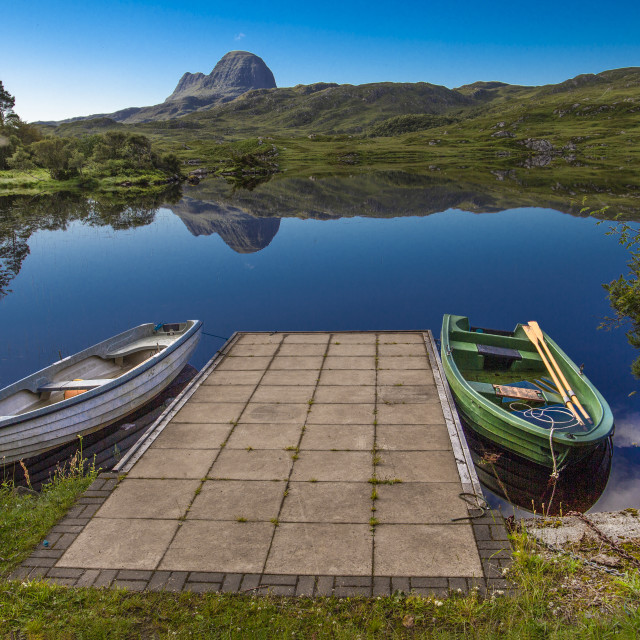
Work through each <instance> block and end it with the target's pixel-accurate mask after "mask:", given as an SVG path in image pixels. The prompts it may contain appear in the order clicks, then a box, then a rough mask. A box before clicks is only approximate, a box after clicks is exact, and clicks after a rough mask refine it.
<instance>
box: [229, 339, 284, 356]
mask: <svg viewBox="0 0 640 640" xmlns="http://www.w3.org/2000/svg"><path fill="white" fill-rule="evenodd" d="M279 348H281V347H280V343H279V342H277V343H271V344H245V343H241V344H237V345H235V346H234V347H233V355H234V356H236V357H237V356H252V357H256V356H273V355H275V353H276V351H278V349H279Z"/></svg>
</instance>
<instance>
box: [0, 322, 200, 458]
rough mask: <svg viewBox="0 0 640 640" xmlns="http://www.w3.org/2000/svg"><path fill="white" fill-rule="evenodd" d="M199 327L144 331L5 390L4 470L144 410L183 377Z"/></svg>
mask: <svg viewBox="0 0 640 640" xmlns="http://www.w3.org/2000/svg"><path fill="white" fill-rule="evenodd" d="M201 332H202V322H201V321H200V320H188V321H187V322H179V323H174V324H160V325H154V324H143V325H140V326H139V327H135V328H133V329H129V330H128V331H125V332H124V333H120V334H118V335H116V336H113V337H112V338H109V339H108V340H105V341H103V342H100V343H99V344H96V345H94V346H93V347H89V348H88V349H85V350H84V351H80V352H79V353H76V354H75V355H72V356H69V357H68V358H64V359H63V360H60V361H59V362H56V363H54V364H52V365H50V366H48V367H46V368H45V369H42V370H40V371H37V372H36V373H33V374H31V375H30V376H27V377H26V378H23V379H22V380H19V381H18V382H14V383H13V384H11V385H9V386H8V387H5V388H4V389H2V390H0V464H2V463H6V462H15V461H17V460H21V459H24V458H30V457H33V456H35V455H38V454H40V453H43V452H44V451H47V450H48V449H52V448H54V447H57V446H59V445H61V444H65V443H66V442H70V441H72V440H74V439H75V438H76V436H81V435H85V434H87V433H91V432H92V431H96V430H97V429H100V428H102V427H104V426H106V425H108V424H111V423H113V422H115V421H116V420H119V419H120V418H123V417H124V416H126V415H128V414H129V413H132V412H133V411H135V410H136V409H138V408H140V407H141V406H142V405H144V404H145V403H146V402H148V401H149V400H151V398H153V397H154V396H156V395H157V394H158V393H160V392H161V391H162V390H163V389H164V388H165V387H166V386H167V385H168V384H170V383H171V381H172V380H173V379H174V378H175V377H176V376H177V375H178V373H180V371H181V370H182V368H183V367H184V365H185V364H186V363H187V362H188V360H189V358H190V357H191V354H192V353H193V351H194V349H195V348H196V346H197V344H198V342H199V340H200V335H201Z"/></svg>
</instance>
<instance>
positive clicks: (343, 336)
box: [330, 331, 378, 344]
mask: <svg viewBox="0 0 640 640" xmlns="http://www.w3.org/2000/svg"><path fill="white" fill-rule="evenodd" d="M377 341H378V337H377V335H376V334H375V333H369V332H366V331H357V332H354V333H333V334H331V340H330V342H331V344H375V343H376V342H377Z"/></svg>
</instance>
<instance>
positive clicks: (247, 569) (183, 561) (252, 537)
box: [158, 520, 274, 573]
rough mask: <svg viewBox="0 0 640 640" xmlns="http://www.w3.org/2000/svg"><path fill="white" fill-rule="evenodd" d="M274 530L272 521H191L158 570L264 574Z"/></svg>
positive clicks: (185, 525) (184, 525)
mask: <svg viewBox="0 0 640 640" xmlns="http://www.w3.org/2000/svg"><path fill="white" fill-rule="evenodd" d="M273 527H274V525H273V524H271V523H270V522H229V521H211V520H187V521H186V522H184V524H183V525H182V526H181V527H180V530H179V531H178V533H177V534H176V537H175V539H174V540H173V541H172V542H171V544H170V545H169V548H168V549H167V551H166V553H165V554H164V557H163V558H162V562H161V563H160V565H159V567H158V568H159V569H161V570H165V571H219V572H221V573H229V572H233V573H262V570H263V568H264V562H265V560H266V558H267V552H268V551H269V545H270V544H271V538H272V536H273ZM223 541H224V542H223Z"/></svg>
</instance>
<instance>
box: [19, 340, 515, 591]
mask: <svg viewBox="0 0 640 640" xmlns="http://www.w3.org/2000/svg"><path fill="white" fill-rule="evenodd" d="M440 367H441V365H440V363H439V360H438V358H437V355H436V350H435V346H434V342H433V337H432V336H431V334H430V333H429V332H421V331H419V332H408V333H403V332H353V333H350V332H344V333H343V332H338V333H320V332H318V333H313V332H307V333H288V332H286V333H255V334H251V333H240V334H234V336H233V337H232V338H231V339H230V340H229V342H228V343H227V344H226V345H225V346H224V347H223V349H222V350H221V355H218V356H217V357H216V359H215V360H213V361H212V362H210V363H209V364H208V365H207V366H206V370H205V371H204V372H203V374H202V375H201V376H200V377H198V378H196V379H194V381H193V382H192V383H191V384H190V385H188V386H187V388H186V389H185V391H184V392H183V393H182V394H181V395H180V396H179V398H178V399H177V400H176V402H175V404H174V405H173V406H172V407H169V408H168V409H167V411H166V412H165V413H164V414H163V415H162V416H161V417H160V418H159V419H158V421H156V423H154V425H153V427H152V428H151V429H150V430H148V431H147V433H146V435H145V437H144V439H143V440H142V441H141V444H140V446H139V447H138V448H136V449H134V450H132V451H130V452H129V453H127V455H126V456H125V457H124V459H123V460H122V461H121V463H119V465H118V467H117V471H118V473H120V474H125V475H126V477H124V479H123V480H121V481H120V484H119V486H117V488H115V489H114V486H115V484H116V481H117V475H115V474H114V475H112V476H108V477H107V476H104V477H102V476H101V478H100V479H99V481H97V482H96V483H94V485H92V488H91V493H90V494H86V497H85V498H84V500H85V503H86V501H87V500H90V501H91V504H88V503H86V504H82V505H78V507H76V508H75V511H73V510H72V511H70V512H69V517H68V518H67V520H66V521H65V523H67V524H65V528H64V535H62V530H61V531H60V533H59V534H56V533H55V532H51V533H50V534H49V539H50V541H51V544H52V545H53V546H52V548H51V550H50V551H51V552H52V555H46V554H45V555H43V554H42V550H41V549H38V550H36V551H35V552H34V554H33V555H32V557H30V558H29V559H27V560H26V561H25V563H24V566H21V567H20V568H19V570H20V571H22V572H23V573H22V574H20V575H22V576H23V577H24V576H35V575H38V576H44V577H45V579H51V580H54V581H55V580H57V581H62V582H64V584H68V585H74V584H75V585H77V586H84V585H88V584H93V585H97V586H104V587H107V586H110V585H111V586H113V585H119V586H124V587H125V588H129V589H131V590H140V589H150V590H158V589H165V590H170V591H180V590H196V591H225V592H228V591H248V590H254V589H260V591H258V593H262V592H263V591H262V588H263V587H265V588H266V587H268V588H269V589H271V590H272V592H273V593H274V594H280V595H296V594H298V595H302V594H304V595H308V596H314V595H331V594H332V593H333V594H335V595H338V596H348V595H353V596H355V595H365V596H366V595H371V594H373V595H376V594H382V593H387V594H388V593H391V591H392V590H395V589H401V590H404V591H408V590H410V589H413V588H415V589H417V590H418V591H420V590H422V591H420V592H421V593H422V592H425V593H426V592H427V591H428V590H429V589H431V588H438V589H440V590H442V591H443V593H444V592H445V591H446V589H448V588H455V587H456V586H459V585H462V587H463V588H465V585H466V586H469V585H471V584H474V583H475V582H474V581H476V582H477V581H480V582H481V584H482V585H484V587H487V586H490V581H491V579H492V578H491V576H492V575H494V574H493V573H492V571H494V569H493V568H492V567H489V565H488V564H487V563H486V562H485V563H484V564H482V562H481V557H483V558H484V557H485V556H486V550H485V547H483V549H482V551H478V548H477V546H476V542H475V540H476V539H478V540H481V543H480V544H489V543H487V542H485V538H486V537H487V536H488V537H491V541H490V543H491V544H498V543H499V544H500V545H505V544H507V545H508V543H507V542H506V534H505V533H504V531H503V528H501V525H500V524H498V522H499V520H498V518H499V517H498V516H495V515H492V516H491V518H489V517H488V516H485V517H484V518H483V519H482V522H481V523H478V522H476V521H472V522H471V523H470V522H469V521H468V520H461V521H456V522H454V521H453V520H454V519H455V518H464V517H465V516H468V514H469V507H468V505H467V503H466V502H465V501H463V500H462V499H461V498H460V493H461V492H462V491H469V490H470V487H471V488H473V490H474V491H476V492H478V491H480V489H479V488H478V487H479V485H477V478H476V476H475V475H474V471H473V467H472V466H471V467H470V466H469V465H470V464H471V463H470V455H469V452H468V450H467V449H465V446H466V445H465V444H464V442H463V440H461V439H460V438H461V436H460V435H459V434H460V433H461V427H460V425H459V423H458V422H456V420H457V416H456V414H455V409H454V406H453V401H452V400H451V399H450V397H449V396H447V389H446V387H445V385H444V384H443V377H442V376H443V374H442V370H441V368H440ZM174 406H175V407H176V408H173V407H174ZM445 416H446V420H445ZM454 423H455V424H454ZM454 451H455V452H456V454H455V456H454ZM385 480H387V481H390V482H389V483H385ZM391 481H393V482H391ZM474 483H476V484H474ZM89 496H90V497H89ZM372 516H373V517H374V519H373V520H372ZM56 531H57V530H56ZM474 532H475V534H474ZM56 536H57V537H56ZM500 549H501V551H500V553H505V552H504V551H503V550H502V549H503V547H502V546H501V547H500ZM482 554H484V555H482ZM500 562H502V560H500ZM505 562H506V560H505ZM49 572H51V573H50V575H48V573H49ZM56 572H57V573H56ZM16 576H18V573H16ZM18 577H19V576H18Z"/></svg>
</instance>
